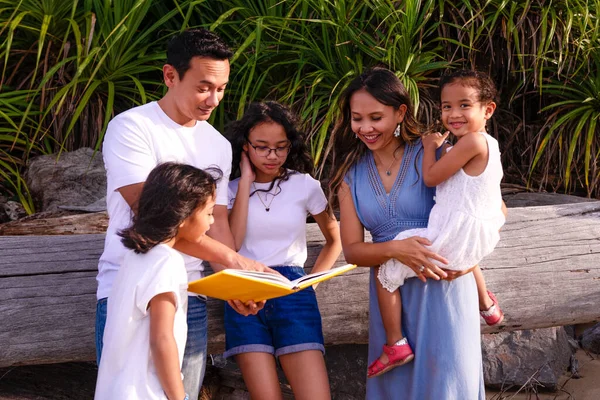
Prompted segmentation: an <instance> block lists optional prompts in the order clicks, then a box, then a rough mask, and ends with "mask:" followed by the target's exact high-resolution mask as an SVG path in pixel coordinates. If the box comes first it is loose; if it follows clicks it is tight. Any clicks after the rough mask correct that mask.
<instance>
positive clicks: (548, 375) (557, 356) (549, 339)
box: [482, 327, 573, 391]
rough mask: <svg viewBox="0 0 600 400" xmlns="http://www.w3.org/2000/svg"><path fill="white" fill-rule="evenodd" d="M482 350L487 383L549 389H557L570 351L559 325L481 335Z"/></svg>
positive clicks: (493, 385) (501, 386)
mask: <svg viewBox="0 0 600 400" xmlns="http://www.w3.org/2000/svg"><path fill="white" fill-rule="evenodd" d="M482 352H483V376H484V379H485V383H486V385H487V386H489V387H492V388H497V389H509V388H511V387H512V388H515V387H516V388H519V387H521V386H526V387H527V386H529V387H535V388H536V389H537V390H549V391H554V390H557V388H558V380H559V378H560V377H561V375H563V374H564V373H565V372H566V370H567V368H568V367H569V361H570V358H571V355H572V354H573V350H572V348H571V346H570V344H569V340H568V337H567V333H566V332H565V330H564V328H562V327H554V328H545V329H533V330H523V331H515V332H501V333H497V334H491V335H483V336H482Z"/></svg>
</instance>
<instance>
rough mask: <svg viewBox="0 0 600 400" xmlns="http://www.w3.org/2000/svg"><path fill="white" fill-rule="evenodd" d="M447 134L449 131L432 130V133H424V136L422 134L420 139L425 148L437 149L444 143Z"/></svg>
mask: <svg viewBox="0 0 600 400" xmlns="http://www.w3.org/2000/svg"><path fill="white" fill-rule="evenodd" d="M449 134H450V132H449V131H447V132H445V133H440V132H434V133H430V134H428V135H425V136H423V139H422V140H423V147H424V148H426V149H433V150H437V149H438V148H440V147H441V146H442V145H443V144H444V142H445V141H446V138H447V137H448V135H449Z"/></svg>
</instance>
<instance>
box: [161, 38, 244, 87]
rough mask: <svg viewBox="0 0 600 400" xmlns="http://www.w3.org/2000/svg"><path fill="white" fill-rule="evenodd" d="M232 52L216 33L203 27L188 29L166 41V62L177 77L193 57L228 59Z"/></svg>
mask: <svg viewBox="0 0 600 400" xmlns="http://www.w3.org/2000/svg"><path fill="white" fill-rule="evenodd" d="M232 56H233V52H232V51H231V50H230V49H229V47H227V45H226V44H225V42H224V41H223V39H221V38H220V37H219V36H218V35H217V34H216V33H213V32H211V31H209V30H207V29H204V28H198V29H188V30H185V31H183V32H181V33H179V34H177V35H175V36H173V37H172V38H171V39H170V40H169V42H168V43H167V64H169V65H172V66H173V67H174V68H175V70H177V74H178V75H179V79H183V76H184V75H185V73H186V72H187V70H188V69H190V61H191V60H192V58H194V57H207V58H212V59H214V60H219V61H222V60H229V59H230V58H231V57H232Z"/></svg>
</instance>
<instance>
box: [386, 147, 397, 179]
mask: <svg viewBox="0 0 600 400" xmlns="http://www.w3.org/2000/svg"><path fill="white" fill-rule="evenodd" d="M397 150H398V149H396V150H394V153H393V154H392V157H393V158H392V162H391V163H390V165H388V167H387V168H386V170H385V174H386V175H387V176H390V175H392V165H394V163H395V162H396V151H397Z"/></svg>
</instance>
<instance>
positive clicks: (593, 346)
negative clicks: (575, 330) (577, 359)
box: [581, 323, 600, 354]
mask: <svg viewBox="0 0 600 400" xmlns="http://www.w3.org/2000/svg"><path fill="white" fill-rule="evenodd" d="M581 347H583V348H584V349H585V350H587V351H589V352H592V353H596V354H600V323H598V324H596V325H594V326H593V327H591V328H589V329H587V330H586V331H585V332H583V335H582V336H581Z"/></svg>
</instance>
